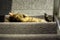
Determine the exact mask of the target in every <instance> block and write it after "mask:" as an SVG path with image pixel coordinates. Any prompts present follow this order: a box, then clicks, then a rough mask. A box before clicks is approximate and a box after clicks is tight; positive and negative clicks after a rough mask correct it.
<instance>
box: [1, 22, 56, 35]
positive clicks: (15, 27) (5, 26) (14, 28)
mask: <svg viewBox="0 0 60 40" xmlns="http://www.w3.org/2000/svg"><path fill="white" fill-rule="evenodd" d="M56 33H57V25H56V23H55V22H49V23H36V22H0V34H56Z"/></svg>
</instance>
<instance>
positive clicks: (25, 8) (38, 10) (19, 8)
mask: <svg viewBox="0 0 60 40" xmlns="http://www.w3.org/2000/svg"><path fill="white" fill-rule="evenodd" d="M53 1H54V0H13V3H12V11H13V12H20V13H26V14H28V15H42V14H44V13H48V14H52V13H53Z"/></svg>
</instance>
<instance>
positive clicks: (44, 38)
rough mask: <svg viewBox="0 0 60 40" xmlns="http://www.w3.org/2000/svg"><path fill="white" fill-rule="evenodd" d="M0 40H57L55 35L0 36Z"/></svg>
mask: <svg viewBox="0 0 60 40" xmlns="http://www.w3.org/2000/svg"><path fill="white" fill-rule="evenodd" d="M0 39H1V40H57V35H56V34H0Z"/></svg>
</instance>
